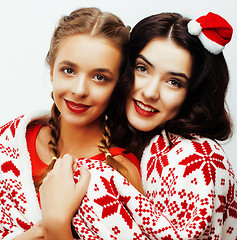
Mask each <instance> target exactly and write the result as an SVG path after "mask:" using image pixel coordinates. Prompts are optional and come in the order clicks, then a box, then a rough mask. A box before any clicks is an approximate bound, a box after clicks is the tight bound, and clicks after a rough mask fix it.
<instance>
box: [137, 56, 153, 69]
mask: <svg viewBox="0 0 237 240" xmlns="http://www.w3.org/2000/svg"><path fill="white" fill-rule="evenodd" d="M137 58H141V59H142V60H143V61H145V62H146V63H147V64H148V65H150V66H151V67H154V66H153V64H152V63H151V62H149V61H148V59H146V58H145V57H144V56H143V55H141V54H138V56H137Z"/></svg>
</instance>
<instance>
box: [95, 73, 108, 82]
mask: <svg viewBox="0 0 237 240" xmlns="http://www.w3.org/2000/svg"><path fill="white" fill-rule="evenodd" d="M98 76H100V77H102V78H103V80H98V79H95V78H96V77H98ZM93 79H95V81H97V82H107V81H108V80H109V78H108V77H106V76H104V75H102V74H95V75H93Z"/></svg>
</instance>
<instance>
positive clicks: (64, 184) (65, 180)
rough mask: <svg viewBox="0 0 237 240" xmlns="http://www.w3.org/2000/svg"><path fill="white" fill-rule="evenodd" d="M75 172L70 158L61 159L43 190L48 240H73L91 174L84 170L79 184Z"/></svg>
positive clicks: (47, 179) (46, 180) (42, 197)
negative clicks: (75, 218) (74, 224)
mask: <svg viewBox="0 0 237 240" xmlns="http://www.w3.org/2000/svg"><path fill="white" fill-rule="evenodd" d="M72 168H73V159H72V157H70V156H69V155H65V156H64V157H63V159H58V160H57V162H56V164H55V166H54V169H53V170H52V171H51V172H50V173H49V174H48V176H47V177H46V178H45V179H44V181H43V184H42V186H41V187H40V199H41V208H42V222H43V224H44V226H45V228H44V233H45V239H50V240H54V239H57V240H59V239H63V240H66V239H73V236H72V232H71V221H72V218H73V215H74V213H75V212H76V210H77V209H78V208H79V205H80V203H81V201H82V198H83V197H84V195H85V194H86V191H87V187H88V184H89V181H90V173H89V172H88V171H87V169H86V168H85V167H83V166H82V167H81V169H80V174H81V176H80V179H79V181H78V183H75V182H74V179H73V170H72Z"/></svg>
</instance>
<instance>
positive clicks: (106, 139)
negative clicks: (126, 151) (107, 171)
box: [99, 120, 128, 178]
mask: <svg viewBox="0 0 237 240" xmlns="http://www.w3.org/2000/svg"><path fill="white" fill-rule="evenodd" d="M110 148H111V135H110V130H109V127H108V121H107V120H106V121H105V124H104V133H103V139H102V140H101V141H100V144H99V150H100V151H101V152H103V153H105V156H106V159H105V163H106V164H107V165H109V166H110V167H112V168H113V169H114V170H116V171H118V172H119V173H120V174H122V175H123V176H124V177H125V178H126V175H127V172H128V170H127V168H125V167H124V166H123V165H122V164H121V163H120V162H119V161H117V160H116V159H114V158H113V157H112V155H111V153H110V150H109V149H110Z"/></svg>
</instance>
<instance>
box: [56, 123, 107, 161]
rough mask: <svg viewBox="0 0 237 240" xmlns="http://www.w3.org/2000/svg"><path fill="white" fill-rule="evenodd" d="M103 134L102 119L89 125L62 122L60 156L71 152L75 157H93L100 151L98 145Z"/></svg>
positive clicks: (59, 143) (59, 142)
mask: <svg viewBox="0 0 237 240" xmlns="http://www.w3.org/2000/svg"><path fill="white" fill-rule="evenodd" d="M102 136H103V126H102V123H101V121H99V122H98V123H96V124H91V125H88V126H83V127H81V126H75V125H69V124H67V123H66V122H64V121H61V123H60V138H59V141H58V148H59V151H60V157H63V155H65V154H70V155H71V156H73V157H74V158H79V157H87V158H89V157H93V156H95V155H97V154H99V153H100V151H99V149H98V145H99V143H100V140H101V139H102Z"/></svg>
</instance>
